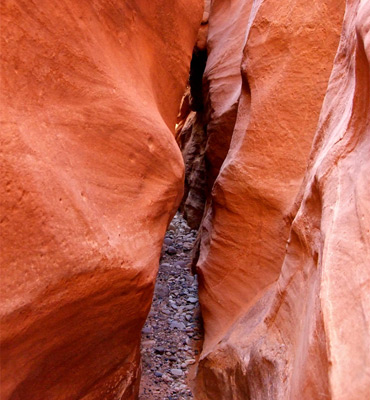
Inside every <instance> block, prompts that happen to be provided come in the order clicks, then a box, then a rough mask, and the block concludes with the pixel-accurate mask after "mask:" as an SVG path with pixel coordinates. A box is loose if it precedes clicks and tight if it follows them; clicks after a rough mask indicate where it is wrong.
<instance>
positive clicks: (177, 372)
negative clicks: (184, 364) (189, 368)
mask: <svg viewBox="0 0 370 400" xmlns="http://www.w3.org/2000/svg"><path fill="white" fill-rule="evenodd" d="M170 372H171V374H172V375H174V376H183V375H184V372H183V371H182V370H181V369H177V368H174V369H171V370H170Z"/></svg>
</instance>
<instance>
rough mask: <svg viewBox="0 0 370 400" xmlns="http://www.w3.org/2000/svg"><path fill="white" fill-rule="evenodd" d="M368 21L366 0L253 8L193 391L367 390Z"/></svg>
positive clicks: (330, 394) (214, 203) (203, 395)
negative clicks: (201, 348) (201, 350)
mask: <svg viewBox="0 0 370 400" xmlns="http://www.w3.org/2000/svg"><path fill="white" fill-rule="evenodd" d="M225 3H226V2H225ZM231 3H233V2H231ZM231 3H230V2H228V3H227V4H228V5H229V4H231ZM344 6H345V16H344V21H343V11H344ZM211 21H212V9H211V14H210V29H211ZM369 24H370V5H369V2H367V1H360V0H348V1H347V2H340V6H339V7H338V2H337V1H330V0H328V1H325V2H316V1H315V2H311V3H310V4H308V3H304V2H301V1H293V2H292V1H289V2H280V3H279V7H278V8H277V7H276V3H275V4H273V2H272V1H268V0H265V1H254V2H253V4H252V7H251V12H250V16H249V20H248V29H247V35H246V44H245V47H244V55H243V61H242V79H243V85H242V89H241V95H240V99H239V104H238V112H237V117H236V123H235V127H234V131H233V134H232V139H231V144H230V149H229V152H228V154H227V157H226V159H225V161H224V163H223V165H222V167H221V170H220V173H219V175H218V176H217V179H216V181H215V184H214V186H213V190H212V197H211V205H210V207H209V209H208V210H206V216H205V217H204V219H203V223H202V226H201V247H200V257H199V260H198V264H197V265H198V271H199V274H200V280H199V285H200V288H199V290H200V302H201V307H202V313H203V317H204V323H205V343H204V348H203V352H202V355H201V361H200V364H199V366H198V375H197V380H196V395H197V399H200V400H203V399H212V400H217V399H223V400H224V399H225V400H226V399H243V400H245V399H253V400H254V399H261V400H262V399H292V400H293V399H307V400H309V399H335V400H339V399H340V400H365V399H367V398H369V397H370V378H369V377H370V357H369V354H370V336H369V332H370V329H369V316H370V297H369V293H370V286H369V285H370V270H369V250H370V209H369V199H370V164H369V159H368V158H369V157H368V155H369V150H370V135H369V133H370V126H369V122H370V113H369V111H370V109H369V106H370V96H369V93H370V87H369V85H370V62H369V60H370V36H369V35H370V34H369V26H370V25H369ZM340 29H342V33H341V36H340V41H339V48H338V39H339V38H338V33H339V32H340ZM323 38H325V40H323ZM230 40H231V39H230ZM336 51H337V53H336V56H335V60H334V63H333V59H334V54H335V52H336ZM330 74H331V75H330ZM329 76H330V80H329V85H328V87H327V82H328V79H329ZM325 93H326V95H325ZM324 95H325V99H324V101H323V97H324ZM320 109H321V113H320Z"/></svg>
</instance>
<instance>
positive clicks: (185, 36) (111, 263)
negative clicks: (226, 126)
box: [0, 0, 203, 400]
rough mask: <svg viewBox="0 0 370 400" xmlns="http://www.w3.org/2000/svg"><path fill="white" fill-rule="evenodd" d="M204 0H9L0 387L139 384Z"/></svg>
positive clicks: (12, 393) (89, 391) (62, 391)
mask: <svg viewBox="0 0 370 400" xmlns="http://www.w3.org/2000/svg"><path fill="white" fill-rule="evenodd" d="M202 12H203V4H202V2H201V1H197V0H192V1H190V2H189V1H183V0H178V1H174V2H166V1H146V0H144V1H139V2H137V1H124V2H122V1H105V0H96V1H92V2H75V1H69V0H61V1H59V2H32V1H31V2H29V1H28V2H26V1H22V0H7V1H4V2H2V4H1V36H2V42H1V55H2V62H1V67H2V75H1V78H2V84H1V86H2V87H1V89H2V98H1V105H2V120H3V125H2V134H1V158H2V167H1V169H2V173H3V176H2V181H1V184H2V189H1V190H2V195H1V284H2V293H1V368H2V372H1V379H2V382H1V396H0V397H1V398H2V399H4V400H6V399H35V400H40V399H48V400H51V399H66V400H69V399H71V400H72V399H89V400H90V399H103V398H104V399H120V398H124V399H131V398H135V397H136V396H137V393H138V382H139V380H138V377H139V360H140V356H139V341H140V331H141V328H142V326H143V324H144V320H145V318H146V315H147V313H148V311H149V308H150V302H151V297H152V293H153V287H154V279H155V275H156V272H157V268H158V260H159V257H160V251H161V244H162V240H163V237H164V234H165V230H166V226H167V224H168V222H169V221H170V219H171V216H172V215H173V214H174V212H175V209H176V206H177V204H178V203H179V201H180V197H181V192H182V184H183V183H182V180H183V163H182V159H181V154H180V151H179V150H178V147H177V145H176V142H175V140H174V137H173V132H172V131H173V130H174V127H175V123H176V115H177V111H178V107H179V103H180V99H181V96H182V93H183V91H184V87H185V84H186V79H187V75H188V69H189V64H190V59H191V53H192V49H193V46H194V42H195V40H196V34H197V31H198V28H199V24H200V21H201V17H202Z"/></svg>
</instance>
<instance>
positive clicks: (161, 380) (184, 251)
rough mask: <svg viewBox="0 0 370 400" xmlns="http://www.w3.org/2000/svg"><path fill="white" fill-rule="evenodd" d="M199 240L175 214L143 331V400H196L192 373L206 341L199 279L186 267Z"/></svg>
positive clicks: (141, 399)
mask: <svg viewBox="0 0 370 400" xmlns="http://www.w3.org/2000/svg"><path fill="white" fill-rule="evenodd" d="M195 237H196V231H194V230H191V229H190V228H189V227H188V226H187V224H186V222H185V221H184V220H183V219H182V217H181V215H180V214H179V213H178V214H176V216H175V217H174V219H173V220H172V222H171V224H170V226H169V229H168V231H167V233H166V237H165V240H164V245H163V256H162V259H161V263H160V267H159V273H158V278H157V283H156V287H155V292H154V297H153V304H152V308H151V311H150V313H149V316H148V319H147V322H146V324H145V326H144V328H143V332H142V380H141V390H140V397H139V398H140V400H183V399H184V400H185V399H192V398H193V396H192V394H191V391H190V389H189V386H188V380H189V370H191V369H192V365H193V364H194V363H195V360H196V358H197V356H198V354H199V350H200V347H201V342H202V340H203V334H202V328H201V320H200V312H199V305H198V294H197V279H196V277H193V276H192V275H191V272H190V269H189V267H188V263H189V262H190V251H191V249H192V248H193V244H194V241H195ZM193 368H194V367H193Z"/></svg>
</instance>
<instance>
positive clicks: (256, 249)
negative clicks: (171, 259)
mask: <svg viewBox="0 0 370 400" xmlns="http://www.w3.org/2000/svg"><path fill="white" fill-rule="evenodd" d="M233 4H234V3H233ZM241 4H243V5H244V7H242V5H241ZM241 4H239V6H238V7H236V6H235V5H234V6H233V7H234V8H233V11H234V12H233V18H231V17H230V18H229V20H228V24H235V23H234V21H237V20H238V17H239V16H241V18H242V21H243V26H246V28H245V33H244V34H243V35H241V36H239V37H238V38H237V40H239V41H242V40H243V41H244V42H245V46H244V50H243V58H242V60H241V56H240V54H238V52H234V53H232V54H229V55H228V57H226V59H230V58H231V57H233V55H234V57H235V58H236V59H237V60H236V61H235V62H234V63H231V62H229V64H230V65H232V66H233V68H232V74H231V75H232V77H233V79H234V81H235V84H234V85H233V88H234V89H233V90H232V91H231V89H230V91H231V94H228V95H227V96H226V94H225V97H227V98H228V99H230V98H235V99H238V93H239V102H238V113H237V117H236V123H235V127H234V128H233V133H232V140H231V144H230V149H229V152H228V154H227V157H226V159H225V161H224V163H223V165H222V168H221V171H220V173H219V175H218V177H217V180H216V182H215V184H214V186H213V190H212V197H211V205H210V207H209V208H208V210H207V212H206V215H205V217H204V222H203V225H202V228H201V248H200V258H199V261H198V271H199V274H200V278H201V279H200V283H201V288H200V298H201V301H202V304H203V306H202V310H203V315H204V317H205V326H206V342H205V348H206V349H207V348H208V346H212V345H213V344H215V343H217V342H218V341H219V340H220V339H221V338H222V336H223V335H224V334H225V332H226V331H227V329H228V328H229V327H230V326H231V325H232V323H233V322H234V321H235V319H236V318H238V316H239V315H241V314H242V313H244V312H245V311H246V310H247V309H248V308H249V307H250V305H251V304H252V303H253V302H254V301H255V299H256V297H258V296H260V295H261V293H262V292H263V290H265V289H267V288H268V286H269V285H270V284H272V283H273V282H274V281H275V280H276V279H277V277H278V276H279V273H280V270H281V264H282V261H283V258H284V254H285V246H286V241H287V239H288V235H289V228H290V224H291V220H292V209H293V205H294V200H295V198H296V196H297V193H298V190H299V187H300V184H301V182H302V179H303V175H304V172H305V169H306V165H307V160H308V155H309V151H310V147H311V144H312V139H313V136H314V133H315V129H316V126H317V122H318V117H319V112H320V108H321V105H322V101H323V99H324V95H325V91H326V88H327V83H328V79H329V75H330V72H331V69H332V66H333V60H334V56H335V51H336V48H337V46H338V41H339V35H340V26H341V22H342V17H343V6H344V3H343V4H342V7H338V2H337V1H336V0H331V1H326V2H325V3H323V2H315V3H314V4H312V3H304V2H303V1H298V0H296V1H294V3H292V2H291V1H289V2H288V1H287V2H282V3H280V5H279V8H278V9H277V8H276V4H275V3H274V2H273V1H270V0H265V1H263V2H254V3H253V4H252V3H251V2H250V1H245V2H244V3H241ZM225 7H226V8H227V7H229V6H228V4H226V2H225V4H223V7H219V8H216V9H215V11H214V12H215V14H216V15H215V16H213V15H212V12H211V15H210V35H211V28H212V18H215V19H216V20H217V21H220V20H221V19H222V16H221V15H219V14H218V13H224V12H225V10H224V8H225ZM246 12H248V13H249V14H248V18H246V17H245V13H246ZM229 21H230V22H229ZM220 23H221V22H219V24H220ZM218 30H220V28H218ZM229 31H230V34H231V35H232V34H233V33H234V32H235V31H234V29H231V28H230V30H229ZM220 37H222V40H223V41H227V42H232V38H233V36H230V37H229V38H228V39H226V38H225V37H224V36H222V35H220ZM323 37H325V40H323ZM239 48H242V46H239ZM214 57H215V58H217V55H215V56H214ZM238 60H239V61H238ZM238 62H239V64H240V63H241V65H242V74H241V76H240V74H239V83H237V76H236V67H235V65H236V64H237V63H238ZM229 64H226V66H225V67H224V68H227V67H228V65H229ZM206 70H207V69H206ZM219 73H220V74H221V73H222V76H223V75H227V74H226V72H225V71H224V70H221V71H220V72H219ZM214 79H215V80H216V82H217V79H216V78H214ZM215 86H216V88H218V86H217V85H216V84H215ZM224 86H225V87H227V85H226V82H225V83H224ZM215 90H216V89H215ZM220 90H221V89H220V88H218V92H216V93H219V92H220ZM235 101H236V100H235ZM229 103H230V104H232V103H233V102H232V101H231V100H229ZM220 104H221V102H220ZM230 109H231V106H230ZM219 134H221V132H219Z"/></svg>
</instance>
